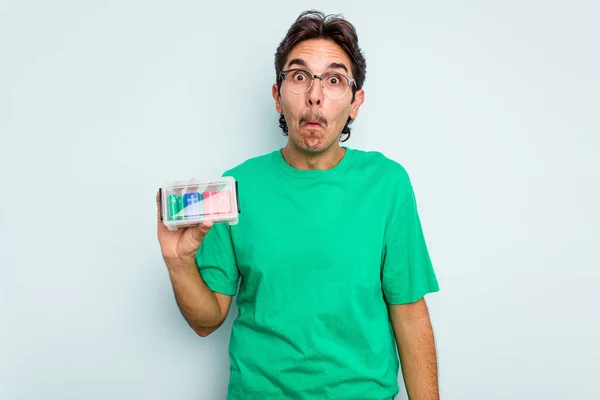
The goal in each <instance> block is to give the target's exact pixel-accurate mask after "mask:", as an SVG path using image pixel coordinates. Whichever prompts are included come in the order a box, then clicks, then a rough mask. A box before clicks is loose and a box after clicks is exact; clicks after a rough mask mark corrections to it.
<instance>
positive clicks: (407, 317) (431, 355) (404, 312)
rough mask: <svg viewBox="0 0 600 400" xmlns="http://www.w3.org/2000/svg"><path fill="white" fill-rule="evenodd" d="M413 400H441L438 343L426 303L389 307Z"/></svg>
mask: <svg viewBox="0 0 600 400" xmlns="http://www.w3.org/2000/svg"><path fill="white" fill-rule="evenodd" d="M388 307H389V313H390V318H391V321H392V327H393V329H394V336H395V338H396V343H397V346H398V352H399V356H400V362H401V365H402V374H403V378H404V384H405V385H406V391H407V393H408V398H409V399H410V400H439V398H440V395H439V389H438V372H437V357H436V350H435V342H434V337H433V329H432V326H431V320H430V318H429V312H428V310H427V305H426V304H425V300H424V299H423V298H421V299H420V300H418V301H417V302H415V303H409V304H397V305H389V306H388Z"/></svg>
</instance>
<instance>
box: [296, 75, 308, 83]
mask: <svg viewBox="0 0 600 400" xmlns="http://www.w3.org/2000/svg"><path fill="white" fill-rule="evenodd" d="M304 79H306V77H305V76H304V74H300V73H298V74H295V75H294V80H296V81H299V82H301V81H303V80H304Z"/></svg>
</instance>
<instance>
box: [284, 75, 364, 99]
mask: <svg viewBox="0 0 600 400" xmlns="http://www.w3.org/2000/svg"><path fill="white" fill-rule="evenodd" d="M295 71H302V72H306V74H307V75H308V76H310V78H311V79H310V85H308V88H307V89H306V91H305V92H304V93H307V92H308V91H309V90H310V89H312V85H313V83H314V81H315V78H319V79H320V80H321V84H320V85H319V86H321V90H322V91H323V94H324V95H325V96H327V97H329V98H331V99H339V98H342V97H344V96H345V95H346V93H348V88H349V87H350V86H352V85H354V86H355V87H357V88H358V85H357V84H356V79H354V78H350V77H349V76H348V75H346V74H342V73H341V72H334V71H327V72H325V73H322V74H321V75H316V74H313V73H312V72H310V71H309V70H307V69H305V68H290V69H288V70H285V71H281V72H280V74H281V78H282V81H283V82H285V77H286V75H287V74H289V73H290V72H295ZM327 75H341V76H343V77H344V78H346V79H347V80H348V86H347V87H346V90H344V93H343V94H341V95H340V96H338V97H333V96H330V95H328V94H327V92H325V88H324V87H323V78H324V77H325V76H327ZM286 86H287V85H286ZM287 90H288V92H290V93H291V94H293V95H296V96H301V95H303V94H304V93H294V92H292V91H291V90H290V88H289V87H288V88H287Z"/></svg>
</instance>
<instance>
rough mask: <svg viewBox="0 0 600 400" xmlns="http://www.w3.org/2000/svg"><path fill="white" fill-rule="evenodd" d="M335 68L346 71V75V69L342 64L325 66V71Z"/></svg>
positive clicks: (335, 63)
mask: <svg viewBox="0 0 600 400" xmlns="http://www.w3.org/2000/svg"><path fill="white" fill-rule="evenodd" d="M335 68H340V69H343V70H344V71H346V73H347V72H348V68H347V67H346V66H345V65H344V64H342V63H337V62H334V63H331V64H329V65H328V66H327V69H335Z"/></svg>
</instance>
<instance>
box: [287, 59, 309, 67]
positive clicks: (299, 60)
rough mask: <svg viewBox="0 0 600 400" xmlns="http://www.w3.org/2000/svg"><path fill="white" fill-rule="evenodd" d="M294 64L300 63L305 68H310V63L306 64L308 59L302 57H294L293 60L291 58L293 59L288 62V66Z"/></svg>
mask: <svg viewBox="0 0 600 400" xmlns="http://www.w3.org/2000/svg"><path fill="white" fill-rule="evenodd" d="M294 64H296V65H299V66H301V67H304V68H308V65H307V64H306V61H304V60H303V59H301V58H294V59H292V60H291V61H290V62H289V63H288V68H289V67H291V66H292V65H294Z"/></svg>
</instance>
